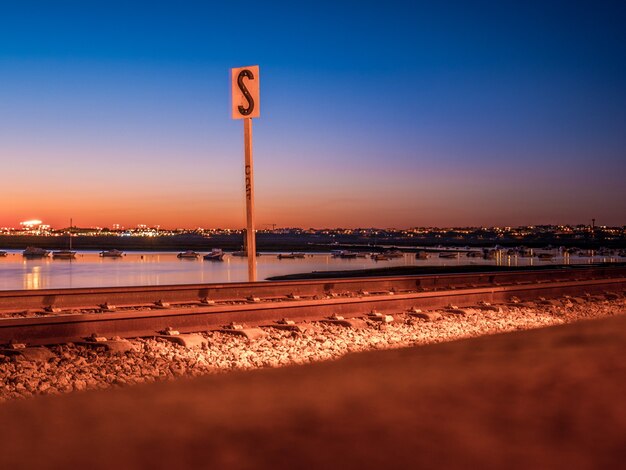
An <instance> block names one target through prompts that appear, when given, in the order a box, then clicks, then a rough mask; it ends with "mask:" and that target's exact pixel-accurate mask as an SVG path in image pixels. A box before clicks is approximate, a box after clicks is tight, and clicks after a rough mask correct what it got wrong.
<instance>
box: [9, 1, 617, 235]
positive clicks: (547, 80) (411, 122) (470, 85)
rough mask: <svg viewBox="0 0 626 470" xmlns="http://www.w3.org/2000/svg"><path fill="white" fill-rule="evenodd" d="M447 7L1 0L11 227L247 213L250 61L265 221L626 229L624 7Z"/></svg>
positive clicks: (214, 220) (182, 221)
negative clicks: (234, 90)
mask: <svg viewBox="0 0 626 470" xmlns="http://www.w3.org/2000/svg"><path fill="white" fill-rule="evenodd" d="M5 3H6V2H5ZM432 3H435V2H432ZM436 3H437V4H436V5H432V4H430V2H429V3H421V4H420V3H417V2H407V3H404V2H355V3H353V2H286V3H279V2H254V3H252V2H243V3H241V5H242V6H240V7H237V6H236V4H234V3H231V2H228V3H227V2H219V4H218V5H210V6H209V5H207V2H202V3H200V2H198V3H194V2H170V3H168V4H165V5H164V4H158V5H154V4H152V2H101V3H99V4H98V2H85V1H82V2H46V3H44V2H28V1H20V2H11V4H9V5H6V4H3V5H2V6H1V7H0V152H1V155H2V160H3V162H4V164H3V167H4V169H3V174H4V176H5V179H6V180H5V182H4V184H3V185H2V186H3V190H2V191H3V194H2V198H3V200H4V201H6V204H3V209H2V210H1V211H0V226H2V225H15V224H16V223H17V222H18V221H19V220H23V219H24V218H32V217H37V218H43V219H45V220H46V221H48V222H50V223H53V224H58V225H61V224H63V221H64V220H65V219H67V218H69V217H70V216H73V217H74V218H75V219H78V220H79V221H82V222H83V223H84V224H85V225H87V224H92V225H96V224H99V225H109V226H110V225H111V224H113V223H122V224H125V225H135V224H138V223H147V224H159V223H160V224H161V225H164V226H193V225H203V226H241V225H243V220H244V219H243V196H242V194H241V193H242V186H243V181H242V180H243V177H242V174H241V173H242V165H243V162H242V160H243V157H242V144H241V123H240V122H234V121H232V120H230V115H229V89H228V86H229V82H228V69H229V68H230V67H235V66H241V65H252V64H259V65H260V67H261V96H262V103H261V113H262V114H261V118H260V119H258V120H256V121H255V122H254V134H255V160H256V183H257V205H258V211H259V212H258V222H259V225H260V226H261V227H262V226H263V224H264V223H276V224H278V225H279V226H288V225H301V226H317V227H320V226H342V225H343V226H373V225H374V226H396V227H403V226H415V225H479V224H484V225H496V224H497V225H517V224H539V223H581V222H582V223H586V222H588V221H589V220H590V219H591V218H592V217H595V218H596V219H597V220H598V222H599V223H606V224H619V225H623V224H626V189H625V187H626V186H625V185H624V180H625V179H626V27H625V26H624V25H626V6H624V5H625V4H624V3H623V2H603V3H601V4H599V5H598V4H597V3H595V2H585V3H583V2H580V3H576V2H550V3H549V4H548V5H546V3H547V2H436ZM470 3H471V4H470ZM522 3H523V4H522Z"/></svg>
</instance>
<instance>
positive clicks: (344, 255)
mask: <svg viewBox="0 0 626 470" xmlns="http://www.w3.org/2000/svg"><path fill="white" fill-rule="evenodd" d="M339 257H340V258H343V259H354V258H356V257H357V254H356V253H355V252H353V251H347V250H345V251H342V252H341V253H339Z"/></svg>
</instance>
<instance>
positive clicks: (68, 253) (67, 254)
mask: <svg viewBox="0 0 626 470" xmlns="http://www.w3.org/2000/svg"><path fill="white" fill-rule="evenodd" d="M52 258H53V259H74V258H76V252H75V251H72V250H58V251H53V252H52Z"/></svg>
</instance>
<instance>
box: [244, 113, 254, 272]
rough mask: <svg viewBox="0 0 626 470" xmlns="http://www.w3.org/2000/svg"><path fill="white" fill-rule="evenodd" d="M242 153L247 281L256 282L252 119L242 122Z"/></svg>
mask: <svg viewBox="0 0 626 470" xmlns="http://www.w3.org/2000/svg"><path fill="white" fill-rule="evenodd" d="M243 141H244V153H245V156H246V166H245V181H246V222H247V225H246V227H247V229H246V249H247V251H248V281H250V282H255V281H256V237H255V233H254V173H253V169H252V119H250V118H246V119H244V120H243Z"/></svg>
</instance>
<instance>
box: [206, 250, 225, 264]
mask: <svg viewBox="0 0 626 470" xmlns="http://www.w3.org/2000/svg"><path fill="white" fill-rule="evenodd" d="M203 258H204V259H205V260H207V261H223V260H224V252H223V251H222V249H221V248H213V249H212V250H211V253H208V254H206V255H204V257H203Z"/></svg>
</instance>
